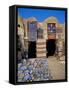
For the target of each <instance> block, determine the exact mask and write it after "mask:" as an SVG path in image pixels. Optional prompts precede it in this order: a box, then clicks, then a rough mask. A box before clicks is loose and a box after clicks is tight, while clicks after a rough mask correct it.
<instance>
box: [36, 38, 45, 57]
mask: <svg viewBox="0 0 69 90" xmlns="http://www.w3.org/2000/svg"><path fill="white" fill-rule="evenodd" d="M36 56H37V58H45V57H46V40H44V39H38V40H37V42H36Z"/></svg>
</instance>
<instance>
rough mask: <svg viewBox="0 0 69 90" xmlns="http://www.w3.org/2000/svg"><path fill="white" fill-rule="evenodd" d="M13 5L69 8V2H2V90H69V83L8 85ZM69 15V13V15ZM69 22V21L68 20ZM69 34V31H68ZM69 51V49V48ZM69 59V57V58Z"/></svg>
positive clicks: (0, 68)
mask: <svg viewBox="0 0 69 90" xmlns="http://www.w3.org/2000/svg"><path fill="white" fill-rule="evenodd" d="M12 4H22V5H38V6H51V7H52V6H53V7H67V8H69V0H0V90H6V89H8V90H9V89H11V90H12V89H13V90H23V89H24V90H36V89H37V90H52V89H53V90H60V89H61V90H68V88H69V82H67V83H66V82H65V83H46V84H36V85H35V84H34V85H20V86H13V85H10V84H9V83H8V62H9V58H8V55H9V48H8V47H9V42H8V40H9V28H8V27H9V8H8V7H9V6H10V5H12ZM68 15H69V13H68ZM68 21H69V20H68ZM68 33H69V31H68ZM68 38H69V36H68ZM68 50H69V48H68ZM68 57H69V56H68Z"/></svg>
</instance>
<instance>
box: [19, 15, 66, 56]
mask: <svg viewBox="0 0 69 90" xmlns="http://www.w3.org/2000/svg"><path fill="white" fill-rule="evenodd" d="M18 35H19V36H20V37H21V38H20V39H21V42H22V45H23V48H24V49H27V51H28V58H36V57H43V58H45V57H48V56H53V55H58V56H62V55H64V44H65V24H61V23H59V21H58V20H57V18H55V17H53V16H51V17H49V18H46V19H45V20H44V21H43V22H38V21H37V20H36V18H34V17H31V18H28V19H23V18H21V17H19V16H18Z"/></svg>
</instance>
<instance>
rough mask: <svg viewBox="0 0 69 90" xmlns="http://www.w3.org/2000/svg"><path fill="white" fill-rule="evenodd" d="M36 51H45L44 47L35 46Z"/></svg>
mask: <svg viewBox="0 0 69 90" xmlns="http://www.w3.org/2000/svg"><path fill="white" fill-rule="evenodd" d="M36 51H37V52H38V51H46V48H37V50H36Z"/></svg>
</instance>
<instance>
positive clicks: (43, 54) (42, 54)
mask: <svg viewBox="0 0 69 90" xmlns="http://www.w3.org/2000/svg"><path fill="white" fill-rule="evenodd" d="M43 56H44V57H45V56H46V53H37V57H43Z"/></svg>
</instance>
